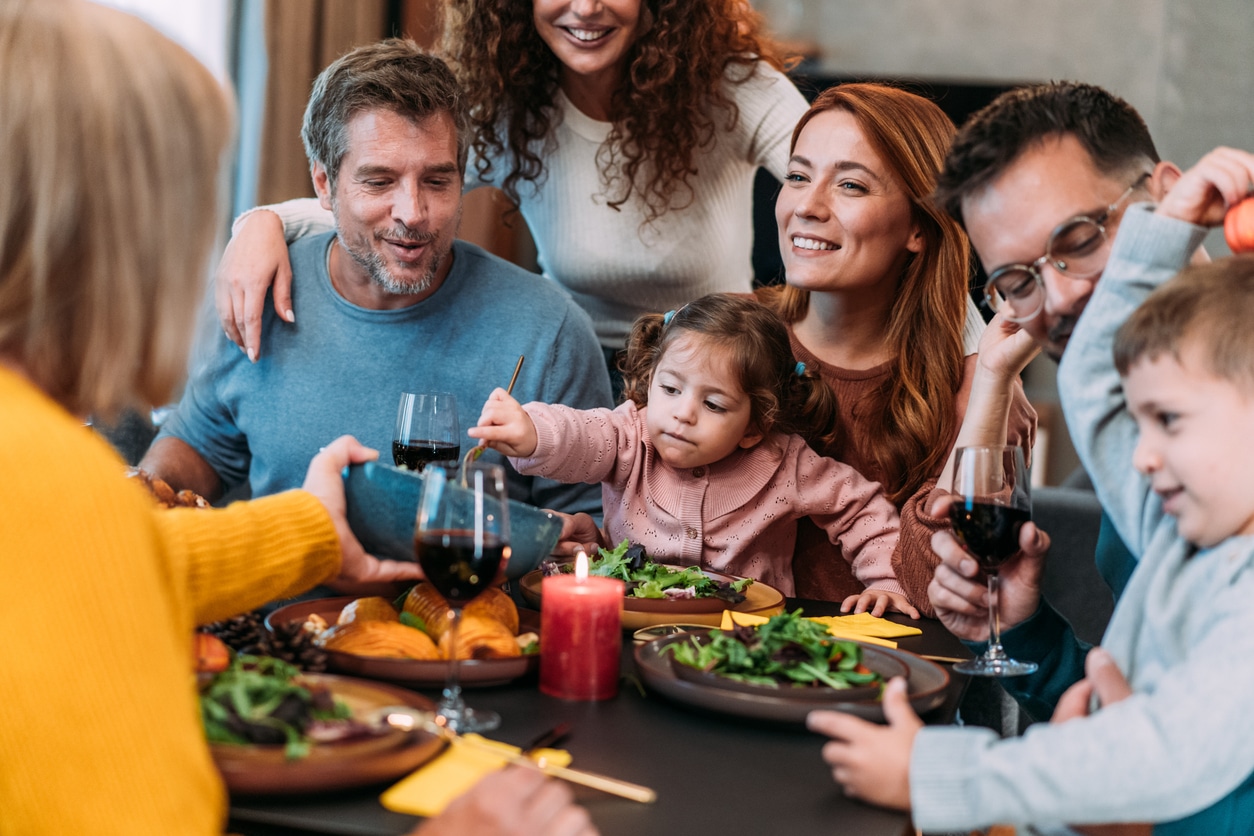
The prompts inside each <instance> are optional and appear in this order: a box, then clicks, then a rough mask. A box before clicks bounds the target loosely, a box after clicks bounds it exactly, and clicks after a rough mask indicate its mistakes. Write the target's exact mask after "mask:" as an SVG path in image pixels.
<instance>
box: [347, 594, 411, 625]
mask: <svg viewBox="0 0 1254 836" xmlns="http://www.w3.org/2000/svg"><path fill="white" fill-rule="evenodd" d="M400 620H401V616H400V613H398V612H397V611H396V609H395V608H394V607H393V606H392V602H391V601H389V600H388V599H386V598H380V597H378V596H375V597H372V598H358V599H356V600H355V601H351V602H349V603H348V604H347V605H345V607H344V609H342V610H340V617H339V620H338V621H336V622H335V623H336V624H352V623H353V622H355V621H400Z"/></svg>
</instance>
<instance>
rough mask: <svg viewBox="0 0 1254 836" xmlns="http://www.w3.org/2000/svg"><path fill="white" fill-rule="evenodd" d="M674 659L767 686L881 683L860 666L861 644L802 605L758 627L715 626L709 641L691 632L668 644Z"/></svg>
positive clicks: (841, 685)
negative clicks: (810, 616) (831, 630)
mask: <svg viewBox="0 0 1254 836" xmlns="http://www.w3.org/2000/svg"><path fill="white" fill-rule="evenodd" d="M662 652H663V653H666V652H670V653H671V654H672V655H673V658H674V659H675V661H676V662H679V663H680V664H683V665H687V666H689V667H691V668H696V669H698V670H701V671H706V672H708V673H715V674H718V675H720V676H725V677H727V678H728V679H734V680H737V681H740V682H749V683H753V684H755V685H765V686H768V687H777V688H778V687H784V686H794V685H795V686H816V685H826V686H827V687H829V688H837V689H845V688H853V687H859V686H864V685H873V684H876V683H880V684H882V683H883V678H882V677H881V676H880V675H879V674H877V673H875V672H874V671H870V670H867V669H866V668H865V667H864V666H863V665H862V648H861V647H859V646H858V645H857V644H856V643H855V642H849V641H841V640H839V639H836V638H833V637H832V636H831V635H829V634H828V632H827V628H825V627H824V626H823V625H822V624H818V623H816V622H813V621H807V620H805V619H804V618H802V617H801V610H797V611H796V612H793V613H780V614H779V615H777V616H774V617H773V618H771V620H770V621H768V622H766V623H765V624H762V625H760V626H757V627H745V626H737V627H736V628H735V629H734V630H730V631H727V630H714V631H711V633H710V634H709V639H708V640H705V641H703V640H700V639H699V637H697V636H692V637H690V638H689V639H688V641H677V642H674V643H672V644H669V645H667V646H666V647H665V648H663V650H662Z"/></svg>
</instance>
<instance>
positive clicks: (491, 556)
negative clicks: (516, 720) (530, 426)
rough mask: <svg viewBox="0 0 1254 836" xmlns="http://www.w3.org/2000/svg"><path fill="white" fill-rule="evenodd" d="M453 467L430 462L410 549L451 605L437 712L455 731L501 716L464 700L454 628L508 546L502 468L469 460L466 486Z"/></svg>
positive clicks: (492, 723) (485, 726) (488, 725)
mask: <svg viewBox="0 0 1254 836" xmlns="http://www.w3.org/2000/svg"><path fill="white" fill-rule="evenodd" d="M452 474H453V471H451V470H447V471H446V470H445V469H444V468H442V467H438V466H431V467H428V468H427V470H426V472H425V474H424V475H423V488H422V498H421V500H420V501H419V504H418V521H417V525H416V526H415V529H414V552H415V556H416V557H417V559H418V565H419V566H421V567H422V571H423V574H424V575H426V578H427V580H428V582H430V583H431V585H432V586H434V587H435V589H436V591H437V592H439V593H440V595H442V596H443V597H444V600H445V602H446V603H447V604H448V605H449V619H450V623H449V635H448V639H449V656H450V659H449V673H448V679H447V682H446V683H445V686H444V698H443V700H441V702H440V705H439V711H438V713H439V715H440V716H441V717H443V718H444V720H445V723H446V724H447V726H448V727H449V728H450V729H452V730H453V731H455V732H461V733H465V732H479V731H490V730H492V729H494V728H496V727H497V726H498V725H500V722H501V718H500V717H499V716H498V715H497V714H495V713H494V712H490V711H475V710H473V709H471V708H468V707H467V706H466V704H465V702H464V701H463V700H462V695H461V684H460V679H459V676H458V674H459V671H458V662H457V658H456V657H457V647H458V643H457V629H458V625H459V623H460V621H461V610H462V607H463V606H465V605H466V604H467V603H469V602H470V601H471V600H473V599H474V598H475V597H476V596H478V595H479V594H480V593H481V592H483V591H484V590H486V589H487V588H488V587H490V586H491V585H492V583H493V582H494V581H495V579H496V575H497V571H498V570H499V569H500V567H501V563H502V562H503V561H504V559H505V557H506V556H507V555H508V549H509V503H508V501H507V499H506V493H505V468H503V467H501V465H497V464H483V463H479V462H473V463H470V464H468V465H466V467H465V470H464V482H465V486H464V487H462V486H459V485H458V484H456V483H454V482H450V481H449V477H450V476H451V475H452Z"/></svg>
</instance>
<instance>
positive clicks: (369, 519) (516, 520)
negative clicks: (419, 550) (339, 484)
mask: <svg viewBox="0 0 1254 836" xmlns="http://www.w3.org/2000/svg"><path fill="white" fill-rule="evenodd" d="M422 479H423V477H422V475H421V474H418V473H415V472H414V471H412V470H401V469H399V468H396V467H392V466H391V465H387V464H382V463H380V462H366V463H365V464H354V465H350V466H348V467H346V468H344V494H345V498H346V499H347V501H348V525H349V527H350V528H352V529H353V533H354V534H356V535H357V539H358V540H360V541H361V544H362V546H364V547H365V549H366V551H368V552H370V554H373V555H375V556H376V557H390V558H392V559H393V560H409V561H412V560H413V559H414V523H415V521H416V519H417V516H418V499H419V497H420V496H421V495H422ZM448 490H450V491H453V492H454V493H455V494H462V493H464V494H465V496H466V498H467V499H466V504H467V507H468V508H469V506H470V499H469V497H470V493H469V492H468V491H465V490H464V489H463V488H460V487H457V486H456V485H454V484H449V485H448ZM509 533H510V543H509V545H510V558H509V563H508V564H507V565H506V567H505V575H506V577H508V578H509V579H510V580H517V579H518V578H521V577H522V576H523V575H525V574H527V573H528V572H530V571H531V570H533V569H535V568H536V567H537V566H539V565H540V561H541V560H543V559H544V558H545V557H547V556H548V555H549V554H551V553H552V552H553V547H554V546H556V545H557V538H558V535H559V534H561V533H562V521H561V519H560V518H559V517H557V516H556V515H554V514H551V513H549V512H548V511H541V510H540V509H539V508H535V507H533V506H531V505H527V504H525V503H522V502H518V501H517V500H514V499H511V500H510V501H509Z"/></svg>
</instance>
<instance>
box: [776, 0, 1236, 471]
mask: <svg viewBox="0 0 1254 836" xmlns="http://www.w3.org/2000/svg"><path fill="white" fill-rule="evenodd" d="M753 3H754V6H755V7H756V8H757V9H758V10H759V11H761V12H762V13H763V14H764V15H766V16H767V18H768V20H769V21H770V22H771V23H772V26H773V27H774V29H775V30H776V33H777V34H778V35H779V36H780V37H781V38H784V39H786V40H789V41H794V42H797V43H799V44H802V45H804V47H805V49H806V51H807V52H809V53H812V54H813V56H814V57H813V59H812V60H813V62H814V63H815V64H816V65H817V67H818V68H819V70H820V71H821V73H822V74H823V75H830V76H839V77H853V78H868V79H921V80H924V81H937V82H972V83H978V84H996V85H1001V84H1016V83H1028V82H1036V81H1048V80H1054V79H1073V80H1079V81H1087V82H1092V83H1094V84H1099V85H1101V86H1102V87H1105V88H1107V89H1108V90H1111V91H1112V92H1114V93H1116V94H1118V95H1119V96H1122V97H1123V98H1124V99H1126V100H1127V101H1128V102H1130V103H1131V104H1132V105H1133V106H1134V107H1136V108H1137V110H1139V111H1140V112H1141V114H1142V115H1143V116H1144V117H1145V120H1146V122H1147V123H1148V124H1149V127H1150V130H1151V131H1152V133H1153V135H1154V139H1155V142H1156V144H1157V146H1158V151H1159V153H1160V154H1161V155H1162V156H1163V158H1164V159H1169V160H1172V161H1174V162H1176V163H1178V164H1179V165H1181V166H1182V167H1184V168H1187V167H1188V166H1190V165H1192V164H1193V163H1194V162H1196V161H1197V160H1198V158H1200V157H1201V156H1202V155H1203V154H1205V153H1206V152H1207V151H1209V150H1210V149H1212V148H1214V147H1215V146H1217V145H1235V146H1238V147H1242V148H1254V4H1252V2H1251V0H1051V2H1046V3H1042V2H1038V1H1037V0H875V2H865V0H753ZM1206 246H1207V248H1208V250H1209V251H1210V252H1211V254H1212V255H1224V254H1226V253H1227V248H1226V247H1225V246H1224V244H1223V237H1222V235H1219V234H1212V235H1211V236H1210V237H1209V238H1208V239H1207V242H1206ZM1025 384H1026V386H1027V387H1028V390H1029V392H1028V394H1029V396H1030V397H1032V398H1033V400H1034V401H1036V402H1038V403H1040V404H1041V405H1042V406H1043V410H1042V411H1043V412H1045V413H1048V415H1049V418H1048V419H1047V421H1043V423H1042V426H1043V427H1045V428H1047V429H1049V430H1050V431H1051V436H1052V438H1051V451H1050V454H1049V459H1050V462H1049V470H1050V478H1051V481H1056V480H1057V479H1060V478H1062V477H1063V476H1065V475H1066V474H1067V473H1068V472H1069V471H1070V470H1071V469H1072V468H1073V467H1074V466H1075V465H1076V464H1078V462H1077V461H1076V459H1075V454H1074V452H1073V451H1072V450H1071V449H1070V445H1069V444H1067V443H1066V442H1067V435H1066V429H1065V427H1064V425H1063V423H1062V421H1061V420H1060V418H1059V416H1060V411H1059V410H1057V408H1056V403H1057V390H1056V387H1055V385H1054V365H1053V363H1052V361H1050V360H1048V359H1041V360H1037V361H1035V362H1034V363H1033V364H1032V366H1031V367H1029V369H1028V373H1027V374H1026V375H1025ZM1042 417H1043V418H1045V417H1046V416H1044V415H1043V416H1042Z"/></svg>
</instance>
